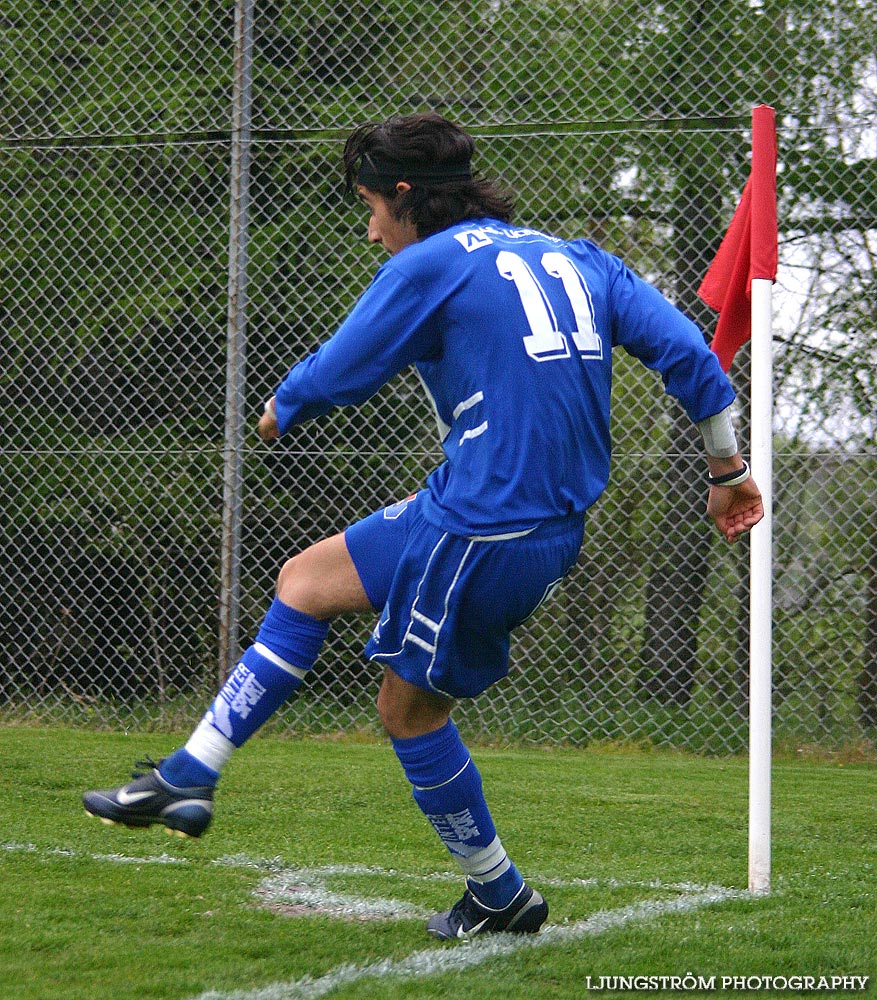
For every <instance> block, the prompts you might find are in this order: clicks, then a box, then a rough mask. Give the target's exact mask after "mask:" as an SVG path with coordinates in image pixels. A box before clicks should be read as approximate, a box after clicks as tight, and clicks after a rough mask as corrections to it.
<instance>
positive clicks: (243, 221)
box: [217, 0, 255, 683]
mask: <svg viewBox="0 0 877 1000" xmlns="http://www.w3.org/2000/svg"><path fill="white" fill-rule="evenodd" d="M254 6H255V0H235V27H234V82H233V87H232V132H231V156H230V161H231V178H230V189H231V207H230V215H229V252H228V340H227V360H226V392H225V442H224V450H223V491H222V493H223V495H222V556H221V567H220V591H219V663H218V674H219V676H218V678H217V680H218V681H219V682H220V683H221V682H222V681H223V680H224V679H225V677H226V676H227V675H228V673H229V672H230V671H231V669H232V668H233V667H234V664H235V661H236V660H237V656H238V641H239V638H238V631H239V619H240V595H241V522H242V493H243V439H244V405H245V397H246V367H245V366H246V346H247V331H246V322H247V265H248V253H249V246H248V221H249V202H250V162H251V156H252V150H251V145H250V144H251V125H252V100H253V21H254V15H253V10H254Z"/></svg>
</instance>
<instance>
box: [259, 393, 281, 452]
mask: <svg viewBox="0 0 877 1000" xmlns="http://www.w3.org/2000/svg"><path fill="white" fill-rule="evenodd" d="M257 430H258V431H259V437H260V438H261V439H262V440H263V441H274V440H276V439H277V438H279V437H280V430H279V428H278V427H277V413H276V412H275V410H274V397H273V396H272V397H271V399H269V400H268V402H267V403H266V404H265V412H264V413H263V414H262V416H261V417H260V418H259V426H258V428H257Z"/></svg>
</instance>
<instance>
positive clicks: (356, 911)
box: [0, 841, 750, 1000]
mask: <svg viewBox="0 0 877 1000" xmlns="http://www.w3.org/2000/svg"><path fill="white" fill-rule="evenodd" d="M0 851H8V852H13V853H14V852H21V853H28V854H39V855H42V856H44V857H89V858H91V859H92V860H94V861H99V862H110V863H113V864H138V865H144V864H180V865H188V864H191V863H192V862H191V860H190V859H188V858H181V857H176V856H174V855H170V854H167V853H162V854H159V855H152V856H148V857H129V856H127V855H123V854H86V853H83V852H79V851H76V850H72V849H68V848H60V847H54V848H38V847H37V846H36V845H34V844H29V843H21V842H17V841H9V842H6V843H0ZM212 864H215V865H221V866H224V867H228V868H244V869H251V870H253V871H255V872H262V873H264V877H263V878H262V881H261V882H260V883H259V885H258V886H257V888H256V889H254V890H253V895H254V896H255V897H256V898H257V899H259V900H260V901H261V902H262V904H263V905H270V906H274V907H275V908H280V910H281V912H283V909H282V908H283V907H292V908H294V912H295V913H296V914H301V913H307V912H308V911H310V912H314V913H320V914H322V915H329V916H337V917H341V918H344V919H388V918H389V919H396V920H399V919H410V918H412V917H415V918H416V917H422V916H424V915H425V914H424V912H422V911H421V910H420V909H419V908H417V907H415V906H413V905H412V904H411V903H406V902H402V901H399V900H392V899H375V898H365V897H359V896H353V895H348V894H340V893H335V892H333V891H332V890H331V889H329V888H328V886H327V885H326V880H327V879H329V878H333V877H336V878H337V877H339V876H376V877H383V878H397V879H405V880H413V881H418V882H427V881H460V880H461V876H460V874H459V873H454V872H434V873H428V874H416V873H408V872H400V871H397V870H395V869H392V868H380V867H375V866H370V865H357V864H335V865H321V866H317V867H310V868H295V867H291V866H289V865H287V864H285V863H284V861H283V859H282V858H251V857H249V856H248V855H245V854H234V855H227V856H225V857H221V858H216V859H214V860H213V862H212ZM533 881H534V882H537V883H538V884H539V885H550V886H557V887H580V888H597V887H607V888H631V887H633V888H641V889H649V890H652V891H654V890H664V891H667V892H675V893H678V895H676V896H674V897H671V898H669V899H654V900H642V901H640V902H638V903H632V904H630V905H628V906H624V907H621V908H620V909H616V910H600V911H598V912H597V913H594V914H592V915H591V916H590V917H588V918H587V919H586V920H580V921H577V922H575V923H571V924H570V923H567V924H550V925H549V926H547V927H546V928H544V929H543V930H542V931H541V932H540V933H539V934H537V935H514V934H495V935H491V936H488V937H484V938H474V939H473V940H471V941H466V942H462V943H461V944H459V945H456V946H452V947H446V946H437V947H434V948H431V949H424V950H421V951H415V952H412V953H411V954H410V955H408V956H406V957H405V958H402V959H399V960H396V961H393V960H391V959H382V960H380V961H377V962H372V963H370V964H368V965H340V966H338V968H336V969H334V970H332V971H331V972H329V973H327V974H326V975H324V976H320V977H318V978H313V977H311V976H304V977H303V978H301V979H297V980H291V981H288V982H281V983H272V984H270V985H268V986H264V987H260V988H257V989H253V990H235V991H233V992H230V993H218V992H214V991H208V992H207V993H202V994H199V996H198V997H196V998H193V1000H317V998H319V997H323V996H326V995H327V994H328V993H331V992H332V991H333V990H335V989H337V988H338V987H340V986H344V985H346V984H347V983H353V982H358V981H359V980H363V979H384V978H395V979H403V980H410V979H419V978H422V977H424V976H433V975H439V974H441V973H443V972H451V971H460V970H462V969H468V968H472V967H473V966H476V965H482V964H484V963H485V962H489V961H492V960H493V959H495V958H504V957H507V956H509V955H513V954H515V953H516V952H519V951H523V950H531V949H533V948H543V947H545V946H547V945H555V944H556V945H565V944H571V943H574V942H576V941H579V940H581V939H582V938H587V937H596V936H597V935H600V934H605V933H606V932H607V931H611V930H615V929H617V928H620V927H624V926H626V925H628V924H633V923H642V922H644V921H650V920H656V919H658V918H659V917H662V916H665V915H667V914H674V913H689V912H691V911H693V910H697V909H701V908H702V907H704V906H710V905H712V904H714V903H721V902H724V901H726V900H729V899H747V898H749V896H750V894H749V893H748V892H746V891H744V890H741V889H728V888H725V887H722V886H703V885H695V884H693V883H689V882H673V883H668V882H662V881H660V880H658V879H655V880H649V881H645V880H643V881H637V880H632V881H630V880H628V881H625V880H623V879H613V878H609V879H599V878H575V879H560V878H541V877H539V876H534V877H533Z"/></svg>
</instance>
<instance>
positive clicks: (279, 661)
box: [253, 642, 308, 681]
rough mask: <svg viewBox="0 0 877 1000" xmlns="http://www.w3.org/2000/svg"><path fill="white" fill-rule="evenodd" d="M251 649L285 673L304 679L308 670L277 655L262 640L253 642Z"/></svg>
mask: <svg viewBox="0 0 877 1000" xmlns="http://www.w3.org/2000/svg"><path fill="white" fill-rule="evenodd" d="M253 649H255V650H256V652H257V653H258V654H259V656H264V657H265V659H266V660H268V661H270V662H271V663H273V664H274V666H275V667H279V668H280V669H281V670H285V671H286V673H288V674H292V676H293V677H298V679H299V680H302V681H303V680H304V679H305V677H307V675H308V672H307V670H304V669H303V668H302V667H297V666H295V665H294V664H292V663H289V662H288V661H287V660H284V659H283V658H282V657H280V656H278V655H277V654H276V653H275V652H274V650H272V649H269V648H268V647H267V646H266V645H265V643H264V642H254V643H253Z"/></svg>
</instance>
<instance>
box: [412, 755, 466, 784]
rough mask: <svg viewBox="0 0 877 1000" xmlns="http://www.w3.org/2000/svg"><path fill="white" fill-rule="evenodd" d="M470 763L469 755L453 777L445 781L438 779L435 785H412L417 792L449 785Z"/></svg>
mask: <svg viewBox="0 0 877 1000" xmlns="http://www.w3.org/2000/svg"><path fill="white" fill-rule="evenodd" d="M471 763H472V758H471V757H470V758H469V759H468V760H467V761H466V763H465V764H464V765H463V766H462V767H461V768H460V770H459V771H457V773H456V774H455V775H454V777H453V778H448V780H447V781H440V782H439V783H438V784H437V785H415V786H414V787H415V788H416V789H417V790H418V792H431V791H433V789H436V788H444V787H445V785H450V783H451V782H452V781H456V779H457V778H459V777H460V775H461V774H462V773H463V772H464V771H465V770H466V768H467V767H468V766H469V765H470V764H471Z"/></svg>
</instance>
